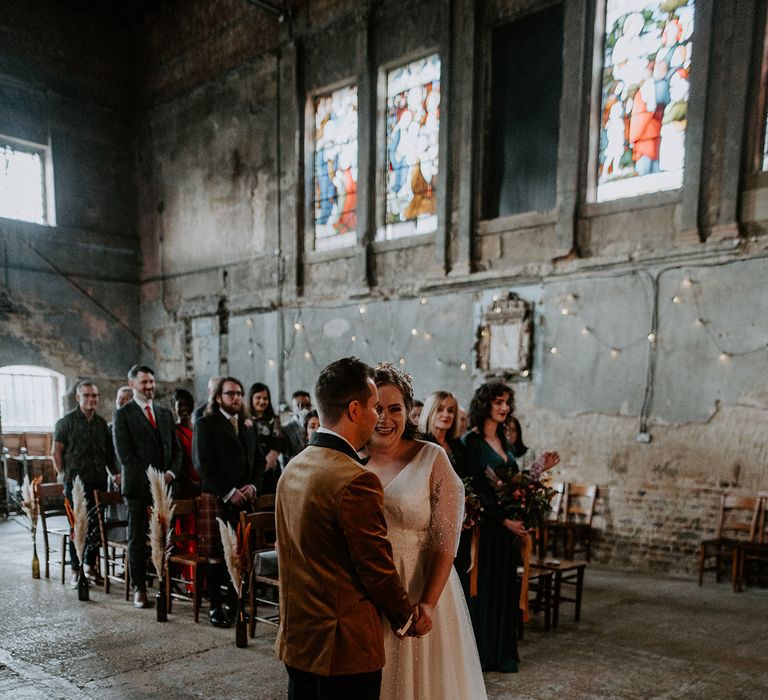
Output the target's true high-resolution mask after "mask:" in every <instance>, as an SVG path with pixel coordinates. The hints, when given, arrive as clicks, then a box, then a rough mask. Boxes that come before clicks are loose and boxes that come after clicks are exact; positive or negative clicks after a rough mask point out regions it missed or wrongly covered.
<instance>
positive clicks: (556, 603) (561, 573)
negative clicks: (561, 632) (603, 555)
mask: <svg viewBox="0 0 768 700" xmlns="http://www.w3.org/2000/svg"><path fill="white" fill-rule="evenodd" d="M586 568H587V562H585V561H568V560H563V561H560V560H557V559H544V560H543V561H537V562H536V563H533V562H531V570H532V571H533V570H537V569H543V570H545V571H551V572H552V575H553V580H552V628H553V629H554V628H556V627H557V624H558V622H559V620H560V605H561V604H562V603H573V604H574V617H573V619H574V621H575V622H578V621H579V619H580V618H581V599H582V595H583V592H584V572H585V570H586ZM564 586H565V587H573V591H574V592H573V595H572V596H570V595H566V594H565V592H564V590H563V587H564Z"/></svg>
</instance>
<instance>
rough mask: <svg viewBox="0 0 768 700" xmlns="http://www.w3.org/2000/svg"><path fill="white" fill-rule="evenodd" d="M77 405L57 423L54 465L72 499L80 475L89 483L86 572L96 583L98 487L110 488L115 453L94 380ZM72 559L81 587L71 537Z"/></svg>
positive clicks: (83, 387) (78, 392) (80, 389)
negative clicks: (99, 412)
mask: <svg viewBox="0 0 768 700" xmlns="http://www.w3.org/2000/svg"><path fill="white" fill-rule="evenodd" d="M75 398H76V399H77V407H76V408H74V409H73V410H71V411H70V412H69V413H67V414H66V415H65V416H64V417H63V418H61V419H60V420H59V421H58V422H57V423H56V429H55V433H54V438H53V439H54V443H53V466H54V468H55V469H56V473H57V474H58V475H59V476H60V477H61V478H63V479H64V492H65V494H66V496H67V498H68V499H69V501H70V503H71V502H72V486H73V484H74V481H75V477H76V476H79V477H80V479H81V480H82V482H83V486H84V487H85V500H86V503H87V505H88V536H87V539H86V543H85V574H86V576H87V577H88V580H89V581H90V582H91V583H93V584H94V585H101V584H102V583H103V580H102V578H101V574H100V573H99V571H98V569H97V568H96V566H95V564H96V555H97V554H98V551H99V545H98V542H99V521H98V517H97V513H96V501H95V500H94V497H93V492H94V491H104V490H106V488H107V471H109V473H113V472H114V471H115V453H114V452H113V450H112V439H111V437H110V434H109V428H108V427H107V422H106V421H105V420H104V419H103V418H102V417H101V416H100V415H98V414H97V413H96V408H97V407H98V405H99V389H98V387H97V386H96V385H95V384H94V383H93V382H91V381H88V380H83V381H81V382H80V383H79V384H78V385H77V388H76V389H75ZM69 561H70V563H71V565H72V588H77V577H78V575H79V573H80V564H81V562H80V560H79V559H78V558H77V552H76V551H75V545H74V543H73V542H72V538H70V539H69Z"/></svg>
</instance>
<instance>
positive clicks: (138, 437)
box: [112, 365, 181, 608]
mask: <svg viewBox="0 0 768 700" xmlns="http://www.w3.org/2000/svg"><path fill="white" fill-rule="evenodd" d="M128 384H129V385H130V387H131V389H133V399H132V400H131V401H129V402H128V403H127V404H125V405H124V406H122V407H121V408H119V409H118V410H117V411H116V412H115V415H114V422H113V425H112V433H113V437H114V441H115V454H116V455H117V459H118V461H119V462H120V473H121V487H122V493H123V496H124V497H125V500H126V502H127V504H128V567H129V570H130V575H131V583H132V585H133V605H134V607H136V608H147V607H149V603H148V601H147V581H146V579H147V576H146V573H147V570H146V567H147V533H148V530H149V520H148V517H147V506H149V505H151V503H152V496H151V494H150V491H149V480H148V479H147V468H148V467H150V466H152V467H154V468H155V469H158V470H160V471H161V472H164V473H165V482H166V484H174V482H175V479H176V477H177V476H178V475H179V473H180V471H181V447H180V445H179V441H178V438H177V437H176V429H175V426H174V420H173V414H172V413H171V412H170V411H169V410H168V409H167V408H163V407H162V406H157V405H155V402H154V398H155V371H154V370H153V369H152V368H151V367H147V366H146V365H134V366H133V367H131V369H130V370H128Z"/></svg>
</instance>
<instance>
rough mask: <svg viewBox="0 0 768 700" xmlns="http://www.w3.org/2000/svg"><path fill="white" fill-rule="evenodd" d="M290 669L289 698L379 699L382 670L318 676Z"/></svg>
mask: <svg viewBox="0 0 768 700" xmlns="http://www.w3.org/2000/svg"><path fill="white" fill-rule="evenodd" d="M286 668H287V669H288V679H289V680H288V700H343V699H344V698H349V700H352V698H354V699H355V700H379V694H380V692H381V671H373V672H372V673H358V674H355V675H354V676H318V675H315V674H314V673H307V672H306V671H299V670H298V669H297V668H291V667H290V666H286Z"/></svg>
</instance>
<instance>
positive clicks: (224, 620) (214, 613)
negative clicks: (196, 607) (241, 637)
mask: <svg viewBox="0 0 768 700" xmlns="http://www.w3.org/2000/svg"><path fill="white" fill-rule="evenodd" d="M208 621H209V622H210V623H211V624H212V625H213V626H214V627H232V624H233V623H234V620H233V619H232V618H231V617H230V616H229V615H228V614H227V613H226V612H225V611H224V610H222V609H221V608H214V609H213V610H211V611H210V612H209V613H208Z"/></svg>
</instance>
